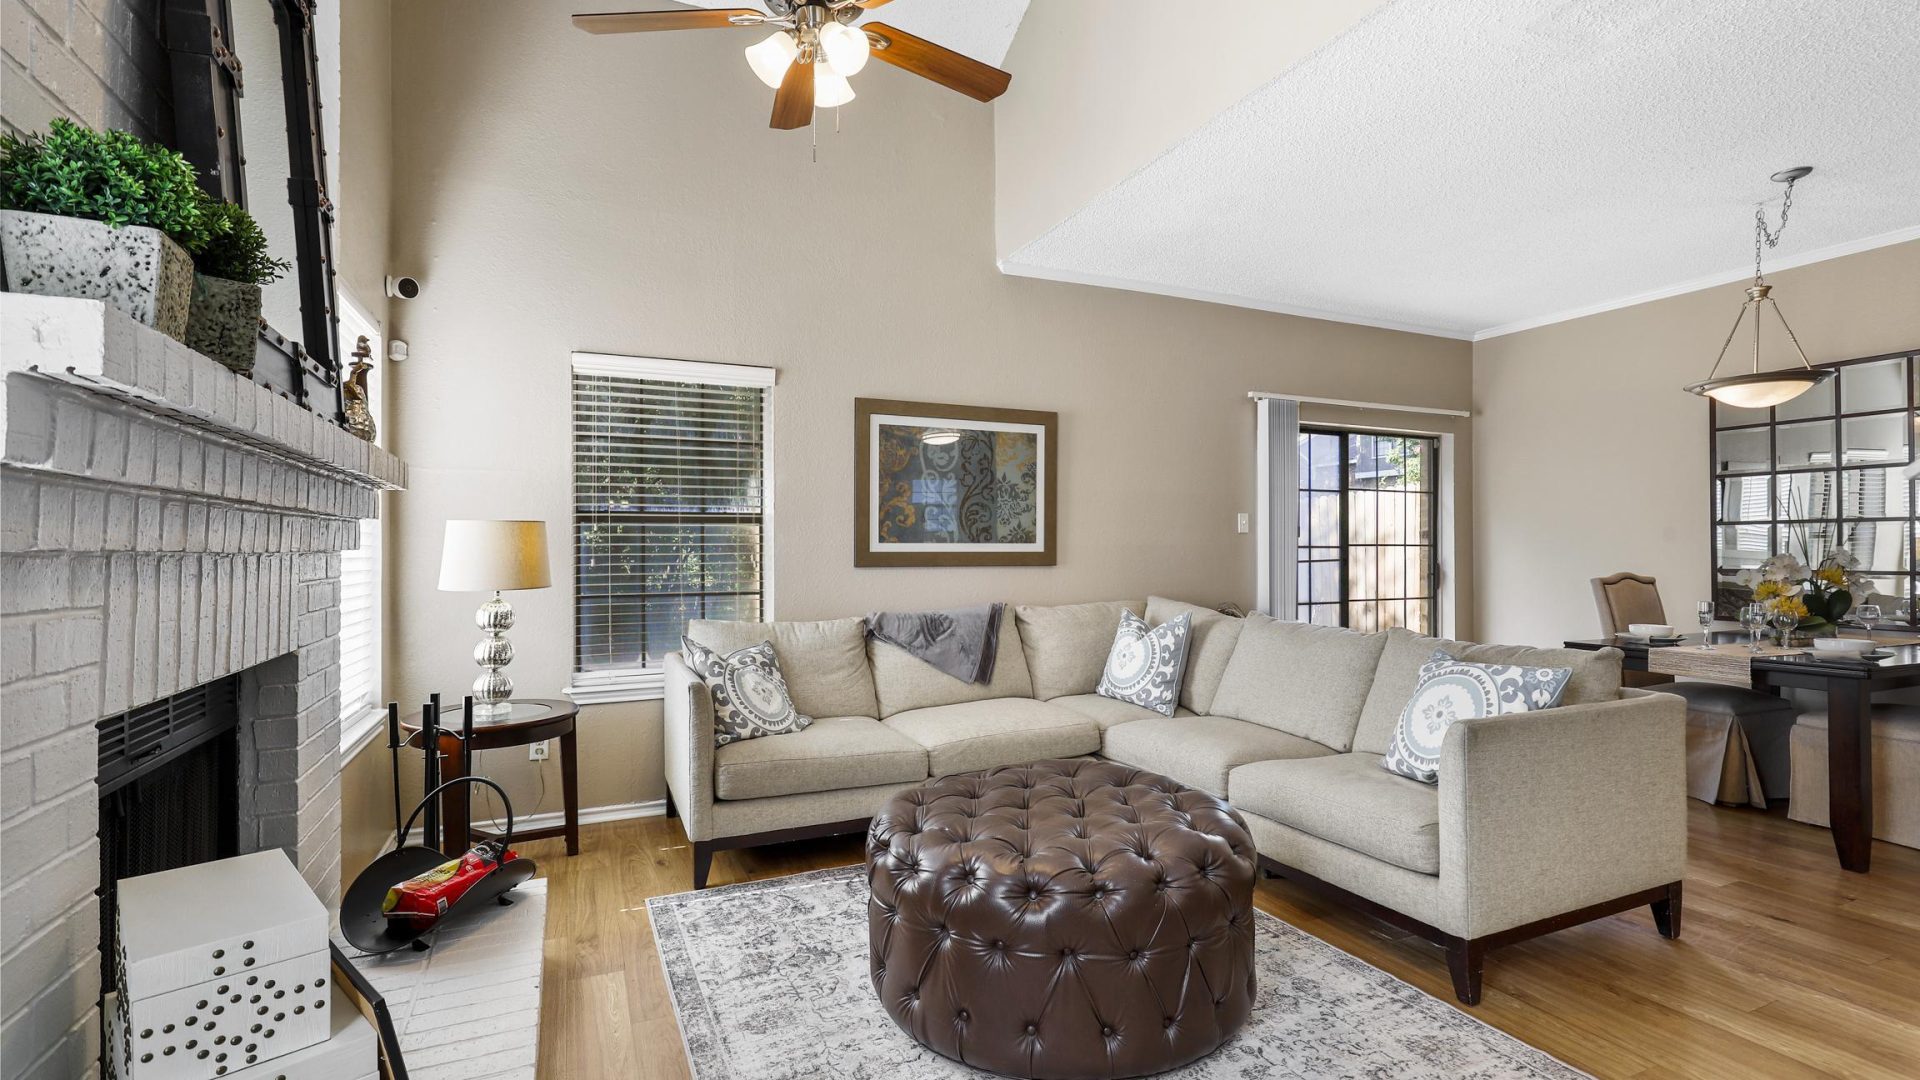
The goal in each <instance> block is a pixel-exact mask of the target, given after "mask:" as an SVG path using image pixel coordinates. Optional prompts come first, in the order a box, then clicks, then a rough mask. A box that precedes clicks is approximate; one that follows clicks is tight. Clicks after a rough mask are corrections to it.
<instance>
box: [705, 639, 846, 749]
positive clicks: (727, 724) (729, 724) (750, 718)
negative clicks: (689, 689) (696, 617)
mask: <svg viewBox="0 0 1920 1080" xmlns="http://www.w3.org/2000/svg"><path fill="white" fill-rule="evenodd" d="M680 647H681V648H682V649H684V650H685V651H686V655H687V666H688V667H690V668H692V669H693V673H694V674H695V675H698V676H700V681H701V682H703V683H706V684H707V692H708V693H709V694H712V695H713V744H714V745H715V746H725V745H727V744H728V743H730V742H738V741H740V740H741V739H757V738H759V737H760V736H762V735H785V734H788V733H789V732H795V731H804V730H806V728H807V726H808V725H809V724H812V723H813V717H811V716H805V715H802V714H801V712H800V710H798V709H796V708H794V707H793V699H792V698H791V697H788V696H787V679H786V676H784V675H782V674H781V673H780V658H779V657H777V656H775V655H774V652H773V642H771V641H763V642H761V643H760V644H758V645H749V646H748V647H746V648H744V649H741V650H740V651H739V652H734V653H728V654H727V655H726V656H721V655H720V654H719V653H717V652H714V651H713V650H712V649H709V648H707V647H706V646H705V645H702V644H700V643H699V642H697V641H694V640H693V639H691V638H686V637H683V638H681V639H680Z"/></svg>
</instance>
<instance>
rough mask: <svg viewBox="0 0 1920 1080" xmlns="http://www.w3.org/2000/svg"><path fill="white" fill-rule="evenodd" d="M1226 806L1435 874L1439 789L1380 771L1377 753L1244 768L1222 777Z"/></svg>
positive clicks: (1424, 872) (1382, 858)
mask: <svg viewBox="0 0 1920 1080" xmlns="http://www.w3.org/2000/svg"><path fill="white" fill-rule="evenodd" d="M1227 800H1228V801H1229V802H1231V803H1233V805H1234V806H1235V807H1236V808H1238V809H1239V810H1241V811H1242V812H1244V813H1249V814H1258V815H1260V816H1261V817H1263V818H1266V819H1268V820H1269V821H1277V822H1279V823H1280V824H1282V825H1286V826H1289V827H1291V828H1295V829H1299V830H1300V831H1302V832H1306V833H1311V834H1313V835H1314V836H1317V837H1319V838H1320V839H1322V840H1326V841H1329V842H1331V843H1335V844H1339V845H1340V846H1341V847H1344V848H1349V849H1351V850H1353V851H1357V852H1359V853H1361V854H1362V855H1369V856H1372V857H1373V858H1376V859H1379V860H1380V861H1382V862H1387V863H1392V864H1393V865H1395V866H1398V867H1401V868H1403V869H1406V870H1412V871H1414V872H1416V873H1421V874H1438V873H1439V872H1440V789H1439V788H1437V787H1429V786H1428V785H1426V784H1422V783H1420V782H1418V781H1415V780H1409V779H1407V778H1406V777H1404V776H1395V775H1394V774H1392V773H1390V772H1388V771H1387V770H1385V769H1383V768H1381V767H1380V755H1379V754H1363V753H1352V754H1336V755H1334V756H1332V757H1317V758H1297V759H1294V760H1291V761H1256V762H1254V763H1253V764H1251V765H1242V766H1240V767H1239V768H1237V769H1235V770H1233V773H1232V774H1231V775H1230V776H1228V777H1227Z"/></svg>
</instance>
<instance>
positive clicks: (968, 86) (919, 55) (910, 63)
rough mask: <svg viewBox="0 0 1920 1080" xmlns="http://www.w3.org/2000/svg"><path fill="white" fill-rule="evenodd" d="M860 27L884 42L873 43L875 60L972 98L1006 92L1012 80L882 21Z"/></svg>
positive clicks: (1004, 73) (996, 71) (988, 67)
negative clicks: (882, 61)
mask: <svg viewBox="0 0 1920 1080" xmlns="http://www.w3.org/2000/svg"><path fill="white" fill-rule="evenodd" d="M861 28H862V29H864V30H866V31H867V32H868V33H869V34H871V35H873V36H875V37H877V38H878V39H879V40H880V42H882V43H884V44H877V45H876V46H875V48H874V50H873V58H874V59H875V60H885V61H886V62H887V63H889V64H892V65H893V66H894V67H897V68H900V69H902V70H904V71H911V72H913V73H914V74H915V75H918V76H920V77H921V78H923V79H932V80H933V81H934V82H937V83H939V84H940V85H941V86H945V87H948V88H950V89H953V90H958V91H960V92H961V93H963V94H965V95H967V96H968V97H970V98H973V99H974V100H975V101H992V100H993V99H994V98H997V97H999V96H1000V95H1001V94H1004V93H1006V92H1007V84H1008V83H1010V82H1012V81H1013V76H1012V75H1009V74H1007V73H1006V72H1004V71H1001V70H1000V69H999V68H997V67H993V66H992V65H990V64H983V63H981V62H980V61H978V60H975V59H973V58H972V57H970V56H961V55H960V54H959V53H957V52H954V51H953V50H952V49H946V48H942V47H940V46H938V45H935V44H934V43H933V42H931V41H928V40H926V39H925V38H917V37H914V36H913V35H912V34H909V33H907V32H906V31H905V30H900V29H897V28H895V27H892V26H888V25H887V24H886V23H864V24H862V27H861Z"/></svg>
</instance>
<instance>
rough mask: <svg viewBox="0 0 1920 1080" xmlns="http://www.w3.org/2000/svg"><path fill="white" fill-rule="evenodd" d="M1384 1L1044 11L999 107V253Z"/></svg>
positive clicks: (1050, 7)
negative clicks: (1198, 12)
mask: <svg viewBox="0 0 1920 1080" xmlns="http://www.w3.org/2000/svg"><path fill="white" fill-rule="evenodd" d="M1380 3H1381V0H1316V2H1315V3H1310V4H1300V3H1291V4H1278V3H1274V2H1273V0H1211V2H1209V3H1208V4H1206V5H1205V17H1204V18H1176V17H1171V15H1170V9H1169V8H1168V7H1167V5H1165V4H1164V3H1160V2H1158V0H1042V2H1040V3H1035V4H1032V5H1030V6H1029V7H1028V8H1027V14H1026V17H1025V18H1023V19H1022V20H1021V21H1020V32H1019V34H1018V35H1017V36H1016V37H1015V38H1014V40H1013V47H1012V48H1011V49H1010V50H1008V52H1007V59H1006V64H1005V67H1006V69H1007V70H1008V71H1010V72H1012V73H1013V89H1012V90H1011V91H1010V92H1009V93H1008V94H1007V95H1006V96H1005V97H1003V98H1001V99H1000V100H999V101H998V102H997V103H996V104H995V106H994V148H995V153H996V161H997V181H996V182H997V189H998V190H997V195H998V212H997V214H996V223H995V227H996V250H997V253H998V254H999V256H1000V257H1001V258H1006V257H1008V256H1010V255H1012V254H1013V253H1014V252H1015V251H1018V250H1019V249H1020V248H1021V247H1022V246H1024V245H1025V244H1027V243H1028V242H1029V241H1031V240H1033V239H1035V238H1036V237H1039V236H1041V235H1042V234H1044V233H1045V232H1046V231H1047V230H1048V229H1051V228H1053V227H1054V226H1055V225H1057V224H1059V223H1060V222H1061V221H1062V220H1064V219H1066V218H1067V217H1069V216H1071V215H1072V214H1073V213H1074V212H1075V211H1077V210H1079V209H1080V208H1081V207H1082V206H1085V205H1086V204H1087V203H1088V202H1089V201H1091V200H1092V199H1093V198H1094V197H1095V196H1097V195H1099V194H1101V193H1102V192H1104V191H1106V190H1107V189H1108V188H1111V187H1113V185H1115V184H1117V183H1119V182H1120V181H1122V180H1125V179H1126V178H1127V177H1129V176H1131V175H1133V173H1134V172H1136V171H1137V170H1139V169H1140V168H1141V167H1143V166H1145V165H1146V164H1148V163H1149V162H1151V161H1152V160H1153V159H1154V158H1156V157H1158V156H1159V155H1160V154H1161V153H1163V152H1164V151H1166V150H1167V149H1169V148H1170V147H1172V146H1174V145H1176V144H1178V143H1179V142H1180V141H1181V140H1183V139H1185V138H1186V137H1187V136H1188V135H1189V134H1191V133H1192V132H1193V131H1194V130H1196V129H1197V128H1199V127H1200V126H1201V125H1202V124H1205V123H1206V122H1207V121H1209V120H1211V119H1213V117H1214V116H1215V115H1217V114H1218V113H1220V112H1221V111H1222V110H1224V109H1226V108H1227V107H1229V106H1231V105H1233V104H1234V103H1235V102H1237V101H1239V100H1240V99H1241V98H1243V97H1245V96H1246V95H1248V94H1249V93H1252V92H1253V91H1254V90H1256V89H1258V88H1259V87H1260V86H1262V85H1264V84H1266V83H1267V82H1268V81H1269V80H1271V79H1273V78H1275V77H1276V76H1278V75H1280V74H1281V73H1282V72H1284V71H1285V70H1287V69H1288V68H1289V67H1292V66H1293V65H1294V64H1295V63H1297V62H1299V61H1300V60H1301V59H1303V58H1304V57H1306V56H1307V55H1308V54H1309V53H1312V52H1313V51H1314V50H1315V49H1318V48H1319V47H1320V46H1322V45H1324V44H1326V43H1327V42H1329V41H1332V40H1333V39H1334V38H1335V37H1336V36H1338V35H1339V34H1340V33H1341V32H1342V31H1344V30H1346V29H1347V28H1348V27H1350V26H1352V25H1353V24H1354V23H1356V22H1359V21H1360V20H1361V19H1363V18H1365V17H1366V16H1367V15H1370V14H1372V13H1373V11H1374V10H1375V9H1376V8H1378V7H1380ZM1116 56H1119V57H1139V58H1141V62H1138V63H1116V62H1114V57H1116ZM1170 78H1171V79H1173V80H1174V81H1172V82H1170V81H1169V80H1170Z"/></svg>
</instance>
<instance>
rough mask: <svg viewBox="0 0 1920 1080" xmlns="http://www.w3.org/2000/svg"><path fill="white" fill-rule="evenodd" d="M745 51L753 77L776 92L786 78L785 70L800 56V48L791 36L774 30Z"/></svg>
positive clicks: (782, 31) (783, 31)
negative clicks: (756, 77)
mask: <svg viewBox="0 0 1920 1080" xmlns="http://www.w3.org/2000/svg"><path fill="white" fill-rule="evenodd" d="M745 51H746V56H747V66H748V67H750V68H752V69H753V73H754V75H756V76H758V77H759V79H760V81H761V82H763V83H766V84H767V88H768V89H769V90H778V89H780V82H781V80H783V79H785V78H786V77H787V68H789V67H791V66H792V65H793V61H794V58H795V57H797V56H799V55H800V46H799V45H798V44H797V43H795V42H794V40H793V35H792V34H789V33H788V32H786V31H785V30H776V31H774V32H773V33H772V34H770V35H768V36H767V37H766V39H765V40H762V41H760V42H759V43H758V44H754V45H749V46H747V48H746V50H745Z"/></svg>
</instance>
